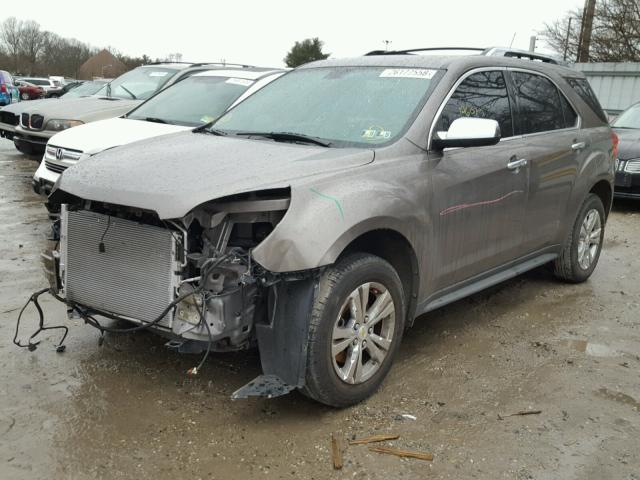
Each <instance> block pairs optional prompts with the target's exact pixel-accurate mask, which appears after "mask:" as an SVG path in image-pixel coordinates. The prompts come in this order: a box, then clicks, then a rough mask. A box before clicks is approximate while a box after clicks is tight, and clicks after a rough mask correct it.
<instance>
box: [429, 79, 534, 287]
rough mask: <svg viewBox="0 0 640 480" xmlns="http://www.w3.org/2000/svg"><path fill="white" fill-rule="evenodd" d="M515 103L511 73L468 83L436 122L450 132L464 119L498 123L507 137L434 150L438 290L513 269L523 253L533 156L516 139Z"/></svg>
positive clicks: (433, 258)
mask: <svg viewBox="0 0 640 480" xmlns="http://www.w3.org/2000/svg"><path fill="white" fill-rule="evenodd" d="M513 109H514V106H513V105H512V100H511V98H510V96H509V94H508V89H507V83H506V79H505V71H504V70H499V69H496V70H486V71H484V70H483V71H479V72H476V73H470V74H468V75H467V76H466V77H463V79H462V81H461V82H460V84H459V85H458V86H457V87H456V88H455V90H454V91H453V93H452V94H451V96H450V98H449V99H448V100H447V101H446V103H445V105H444V107H443V109H442V112H441V113H440V115H439V117H438V118H437V120H436V123H435V127H434V130H435V131H437V132H439V131H447V130H448V129H449V126H450V125H451V123H452V122H453V121H454V120H455V119H457V118H460V117H476V118H488V119H493V120H496V121H497V122H498V124H499V125H500V131H501V135H502V138H501V140H500V142H499V143H498V144H496V145H491V146H483V147H468V148H452V149H445V150H444V151H442V152H433V153H432V152H430V154H429V156H430V159H432V160H433V161H434V166H433V169H432V170H431V175H430V178H431V182H432V184H431V188H430V191H431V192H432V197H431V199H430V205H429V209H430V212H431V215H432V222H433V231H434V232H435V238H434V239H433V240H432V241H431V242H430V246H431V249H430V254H429V258H430V261H431V262H432V267H433V269H432V272H434V273H433V275H434V278H433V288H434V289H435V290H441V289H443V288H446V287H449V286H452V285H454V284H456V283H459V282H462V281H465V280H467V279H470V278H472V277H474V276H476V275H479V274H482V273H485V272H487V271H488V270H491V269H492V268H495V267H499V266H501V265H504V264H506V263H508V262H509V261H511V260H513V259H515V258H517V257H518V256H520V254H521V250H522V236H523V233H524V214H525V207H526V197H527V192H526V186H527V168H526V158H527V152H526V148H525V146H524V144H523V140H522V139H521V138H519V137H517V136H514V123H513V113H512V112H513Z"/></svg>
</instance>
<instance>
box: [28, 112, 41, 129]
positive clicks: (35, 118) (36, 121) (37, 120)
mask: <svg viewBox="0 0 640 480" xmlns="http://www.w3.org/2000/svg"><path fill="white" fill-rule="evenodd" d="M43 121H44V117H43V116H42V115H38V114H37V113H34V114H33V115H31V123H30V124H29V127H30V128H33V129H35V130H42V122H43Z"/></svg>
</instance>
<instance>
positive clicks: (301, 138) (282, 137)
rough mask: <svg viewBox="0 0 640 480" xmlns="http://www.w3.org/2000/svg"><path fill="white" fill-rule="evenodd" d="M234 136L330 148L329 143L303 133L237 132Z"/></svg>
mask: <svg viewBox="0 0 640 480" xmlns="http://www.w3.org/2000/svg"><path fill="white" fill-rule="evenodd" d="M236 135H239V136H243V137H264V138H270V139H272V140H275V141H276V142H302V143H312V144H314V145H320V146H321V147H330V146H331V142H327V141H325V140H321V139H319V138H318V137H312V136H310V135H305V134H303V133H295V132H237V133H236Z"/></svg>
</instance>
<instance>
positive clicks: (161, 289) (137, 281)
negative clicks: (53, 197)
mask: <svg viewBox="0 0 640 480" xmlns="http://www.w3.org/2000/svg"><path fill="white" fill-rule="evenodd" d="M62 228H63V232H62V250H63V251H62V252H61V253H62V259H63V262H64V266H63V268H64V289H65V293H66V297H67V300H69V301H72V302H76V303H78V304H80V305H84V306H87V307H92V308H94V309H97V310H102V311H105V312H109V313H115V314H118V315H120V316H125V317H129V318H131V319H135V320H144V321H147V322H150V321H152V320H153V319H155V318H156V317H157V316H158V315H159V314H160V313H162V311H163V310H164V309H165V308H166V307H167V305H168V304H169V303H170V302H171V301H172V300H173V299H174V289H175V287H176V286H177V284H178V281H179V278H178V276H177V274H175V273H174V272H176V271H177V270H178V268H179V264H178V262H177V261H176V253H175V252H176V240H175V238H174V235H180V233H176V232H171V231H169V230H168V229H165V228H161V227H156V226H152V225H146V224H141V223H137V222H134V221H131V220H123V219H121V218H117V217H109V216H107V215H102V214H99V213H94V212H89V211H84V210H81V211H66V210H63V212H62ZM103 235H104V238H103ZM101 239H102V240H101ZM101 241H102V242H103V243H104V252H101V251H100V248H99V246H100V242H101ZM169 317H170V315H167V316H166V317H165V318H164V319H163V320H162V321H161V323H160V325H163V326H166V327H170V323H171V322H170V318H169Z"/></svg>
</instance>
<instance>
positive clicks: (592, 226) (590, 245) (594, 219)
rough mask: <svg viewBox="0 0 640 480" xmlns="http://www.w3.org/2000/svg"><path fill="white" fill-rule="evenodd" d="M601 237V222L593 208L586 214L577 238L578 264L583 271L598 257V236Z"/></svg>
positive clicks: (598, 214)
mask: <svg viewBox="0 0 640 480" xmlns="http://www.w3.org/2000/svg"><path fill="white" fill-rule="evenodd" d="M601 235H602V221H601V220H600V213H599V212H598V210H596V209H595V208H592V209H591V210H589V211H588V212H587V214H586V215H585V217H584V220H583V221H582V226H581V227H580V236H579V237H578V264H579V265H580V268H582V269H583V270H588V269H589V267H590V266H591V264H592V263H593V261H594V259H595V258H596V256H597V255H598V250H599V248H600V236H601Z"/></svg>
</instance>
